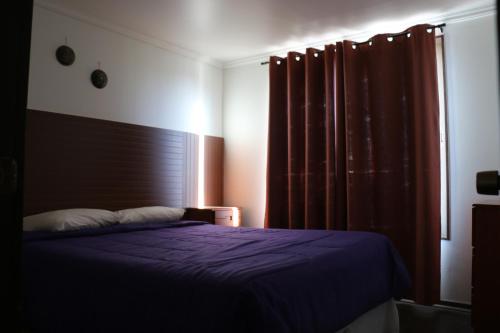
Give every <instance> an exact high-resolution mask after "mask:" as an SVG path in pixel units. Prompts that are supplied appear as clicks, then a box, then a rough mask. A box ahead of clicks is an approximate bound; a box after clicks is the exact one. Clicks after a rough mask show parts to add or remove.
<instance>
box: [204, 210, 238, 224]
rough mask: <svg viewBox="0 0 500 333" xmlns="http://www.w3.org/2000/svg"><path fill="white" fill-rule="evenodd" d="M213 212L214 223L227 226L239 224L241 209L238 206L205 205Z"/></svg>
mask: <svg viewBox="0 0 500 333" xmlns="http://www.w3.org/2000/svg"><path fill="white" fill-rule="evenodd" d="M204 208H205V209H211V210H213V211H214V212H215V224H217V225H224V226H228V227H239V226H241V209H240V208H239V207H220V206H205V207H204Z"/></svg>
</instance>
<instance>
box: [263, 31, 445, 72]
mask: <svg viewBox="0 0 500 333" xmlns="http://www.w3.org/2000/svg"><path fill="white" fill-rule="evenodd" d="M443 27H446V23H441V24H437V25H432V26H429V27H428V28H427V29H438V28H439V29H441V32H443ZM409 32H410V31H409V30H405V31H403V32H398V33H395V34H387V35H388V36H387V37H393V38H394V37H398V36H402V35H406V34H407V33H409ZM370 41H371V38H370V39H368V40H366V41H364V42H358V43H352V45H363V44H368V43H369V42H370ZM260 64H261V65H268V64H269V61H263V62H261V63H260Z"/></svg>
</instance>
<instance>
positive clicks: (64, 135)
mask: <svg viewBox="0 0 500 333" xmlns="http://www.w3.org/2000/svg"><path fill="white" fill-rule="evenodd" d="M209 141H210V140H209ZM212 141H214V142H212V143H214V144H217V145H223V140H222V138H215V140H212ZM205 142H207V141H205ZM209 144H210V142H209ZM209 149H214V148H209ZM215 150H216V151H217V150H218V151H220V150H221V148H220V147H219V148H215ZM222 150H223V148H222ZM25 155H26V156H25V188H24V197H25V200H24V214H25V215H30V214H34V213H39V212H42V211H48V210H54V209H64V208H75V207H81V208H84V207H87V208H103V209H110V210H117V209H123V208H130V207H140V206H152V205H165V206H173V207H187V206H193V205H195V204H196V202H197V186H198V185H197V174H198V172H197V163H198V136H197V135H195V134H191V133H185V132H179V131H173V130H166V129H159V128H153V127H147V126H138V125H131V124H125V123H119V122H113V121H106V120H98V119H90V118H84V117H76V116H69V115H63V114H57V113H51V112H45V111H35V110H28V113H27V124H26V153H25ZM213 158H214V157H213V156H210V158H209V163H210V165H212V169H213V165H214V161H213ZM217 158H221V157H217ZM219 164H220V165H221V167H222V162H220V163H219ZM221 172H222V171H221V170H215V171H214V174H215V176H214V177H215V178H221V177H220V175H221ZM205 177H207V175H205ZM208 178H209V183H211V185H210V186H211V187H214V185H213V184H212V183H213V179H212V178H211V176H210V175H208ZM221 181H222V180H219V182H221ZM216 188H217V189H221V188H222V184H221V183H217V184H216ZM209 190H210V189H208V188H207V189H206V192H208V191H209ZM217 200H222V198H218V199H217ZM220 204H222V202H221V203H220Z"/></svg>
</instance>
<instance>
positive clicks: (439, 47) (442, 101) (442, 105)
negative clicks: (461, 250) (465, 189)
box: [436, 35, 450, 239]
mask: <svg viewBox="0 0 500 333" xmlns="http://www.w3.org/2000/svg"><path fill="white" fill-rule="evenodd" d="M444 55H445V53H444V36H443V35H439V36H437V37H436V58H437V76H438V94H439V134H440V162H441V164H440V165H441V239H450V234H449V233H450V228H449V226H450V225H449V200H448V199H449V197H448V193H449V191H448V189H449V188H448V131H447V130H448V122H447V108H446V106H447V105H446V81H445V75H444V74H445V62H444V61H445V59H444Z"/></svg>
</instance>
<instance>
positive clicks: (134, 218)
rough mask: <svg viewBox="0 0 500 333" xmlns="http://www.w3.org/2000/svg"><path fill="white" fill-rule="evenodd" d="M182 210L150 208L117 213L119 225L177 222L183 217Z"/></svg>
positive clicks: (131, 209)
mask: <svg viewBox="0 0 500 333" xmlns="http://www.w3.org/2000/svg"><path fill="white" fill-rule="evenodd" d="M184 212H185V210H184V209H183V208H173V207H164V206H151V207H139V208H129V209H122V210H119V211H117V212H116V213H117V215H118V221H119V222H120V223H125V224H126V223H145V222H171V221H179V220H180V219H181V218H182V216H183V215H184Z"/></svg>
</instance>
